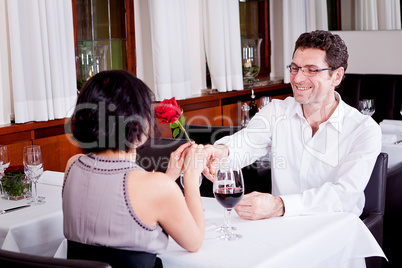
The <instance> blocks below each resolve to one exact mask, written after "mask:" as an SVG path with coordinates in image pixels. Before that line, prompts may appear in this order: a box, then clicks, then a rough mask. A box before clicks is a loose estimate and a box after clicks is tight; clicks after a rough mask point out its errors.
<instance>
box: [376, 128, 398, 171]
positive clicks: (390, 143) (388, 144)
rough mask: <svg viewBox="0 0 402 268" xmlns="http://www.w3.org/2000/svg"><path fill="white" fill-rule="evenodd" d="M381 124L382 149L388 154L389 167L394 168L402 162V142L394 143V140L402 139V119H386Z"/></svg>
mask: <svg viewBox="0 0 402 268" xmlns="http://www.w3.org/2000/svg"><path fill="white" fill-rule="evenodd" d="M380 126H381V131H382V134H383V143H382V149H381V151H382V152H384V153H387V154H388V169H392V168H393V167H395V166H396V165H397V164H399V163H401V162H402V143H400V144H394V141H396V140H402V121H401V120H384V121H382V122H381V123H380Z"/></svg>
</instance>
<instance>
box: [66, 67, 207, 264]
mask: <svg viewBox="0 0 402 268" xmlns="http://www.w3.org/2000/svg"><path fill="white" fill-rule="evenodd" d="M71 123H72V128H73V136H74V139H75V140H76V141H77V142H78V143H79V144H80V146H81V147H82V149H83V150H84V151H85V152H86V154H85V155H82V154H81V155H76V156H73V157H72V158H71V159H70V160H69V161H68V163H67V168H66V172H65V182H64V186H63V213H64V235H65V237H66V238H67V240H68V257H69V258H70V257H71V258H86V259H96V260H100V261H105V262H109V263H110V262H114V261H115V260H113V258H112V260H110V258H109V259H108V258H107V257H106V256H105V255H107V254H108V253H105V254H104V253H103V251H99V248H102V250H106V251H107V250H108V249H110V248H113V249H117V251H119V250H124V251H123V252H124V253H128V254H136V257H135V261H134V262H135V263H137V264H138V263H141V262H144V263H146V264H147V265H150V266H153V263H154V261H155V258H156V254H161V253H163V252H164V251H165V249H166V247H167V243H168V234H169V235H170V236H171V237H172V238H173V239H174V240H175V241H176V242H177V243H178V244H179V245H180V246H182V247H183V248H184V249H186V250H188V251H190V252H196V251H197V250H198V249H199V248H200V247H201V245H202V243H203V240H204V234H205V223H204V215H203V208H202V204H201V198H200V192H199V175H200V173H201V172H202V170H203V168H204V167H205V164H206V159H207V156H206V155H205V153H204V150H203V146H202V145H196V144H190V143H186V144H184V145H182V146H180V147H179V148H178V149H177V150H176V151H175V152H173V153H172V155H171V157H170V163H169V168H168V170H167V171H166V174H164V173H160V172H155V173H152V172H147V171H145V170H143V169H142V168H141V167H140V166H138V165H137V164H136V163H135V161H134V160H135V159H136V148H138V147H139V146H141V145H143V144H144V143H145V142H146V140H147V139H148V136H149V133H150V132H151V126H152V125H153V120H152V116H151V91H150V89H149V88H148V87H147V86H146V85H145V84H144V83H143V82H142V81H141V80H139V79H138V78H136V77H134V76H133V75H131V74H130V73H128V72H125V71H117V70H113V71H104V72H100V73H98V74H96V75H94V76H93V77H92V78H91V79H89V80H88V81H87V82H86V84H85V86H84V87H83V89H82V91H81V93H80V95H79V97H78V100H77V105H76V108H75V112H74V115H73V117H72V121H71ZM182 171H183V172H184V183H185V190H184V191H185V198H183V194H182V192H181V190H180V188H179V187H178V185H177V184H176V182H175V180H176V178H177V177H178V176H179V174H180V173H181V172H182ZM94 246H95V247H94ZM91 250H93V251H95V252H94V254H93V255H94V256H93V257H89V255H91V254H90V253H89V252H88V251H91ZM99 252H101V253H99ZM109 252H110V251H109ZM118 254H120V253H118ZM118 254H117V255H118ZM118 256H120V255H118ZM105 258H106V259H105ZM130 258H132V257H129V258H128V259H130ZM114 259H116V258H114ZM117 259H118V260H119V261H121V259H122V258H121V257H117ZM149 260H150V261H149ZM110 264H112V263H110ZM114 264H116V263H113V264H112V266H113V267H115V266H114ZM122 265H123V266H125V265H127V263H126V264H124V263H123V264H122ZM130 265H132V264H130ZM131 267H132V266H131Z"/></svg>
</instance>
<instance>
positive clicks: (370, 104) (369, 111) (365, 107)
mask: <svg viewBox="0 0 402 268" xmlns="http://www.w3.org/2000/svg"><path fill="white" fill-rule="evenodd" d="M359 111H360V112H361V113H362V114H365V115H369V116H372V115H373V114H374V112H375V105H374V100H373V99H364V100H360V101H359Z"/></svg>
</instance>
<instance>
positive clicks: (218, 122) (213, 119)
mask: <svg viewBox="0 0 402 268" xmlns="http://www.w3.org/2000/svg"><path fill="white" fill-rule="evenodd" d="M184 115H185V116H186V117H187V118H186V123H187V124H191V125H202V126H222V116H221V115H222V111H221V107H220V106H216V107H212V108H206V109H200V110H193V111H189V112H185V113H184Z"/></svg>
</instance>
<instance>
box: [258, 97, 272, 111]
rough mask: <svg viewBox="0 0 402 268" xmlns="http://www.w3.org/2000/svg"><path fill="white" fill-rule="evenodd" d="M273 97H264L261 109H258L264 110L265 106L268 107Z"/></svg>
mask: <svg viewBox="0 0 402 268" xmlns="http://www.w3.org/2000/svg"><path fill="white" fill-rule="evenodd" d="M271 99H272V98H271V97H270V96H264V97H261V98H260V107H258V110H261V109H262V108H264V107H265V106H267V105H268V103H270V102H271Z"/></svg>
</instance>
